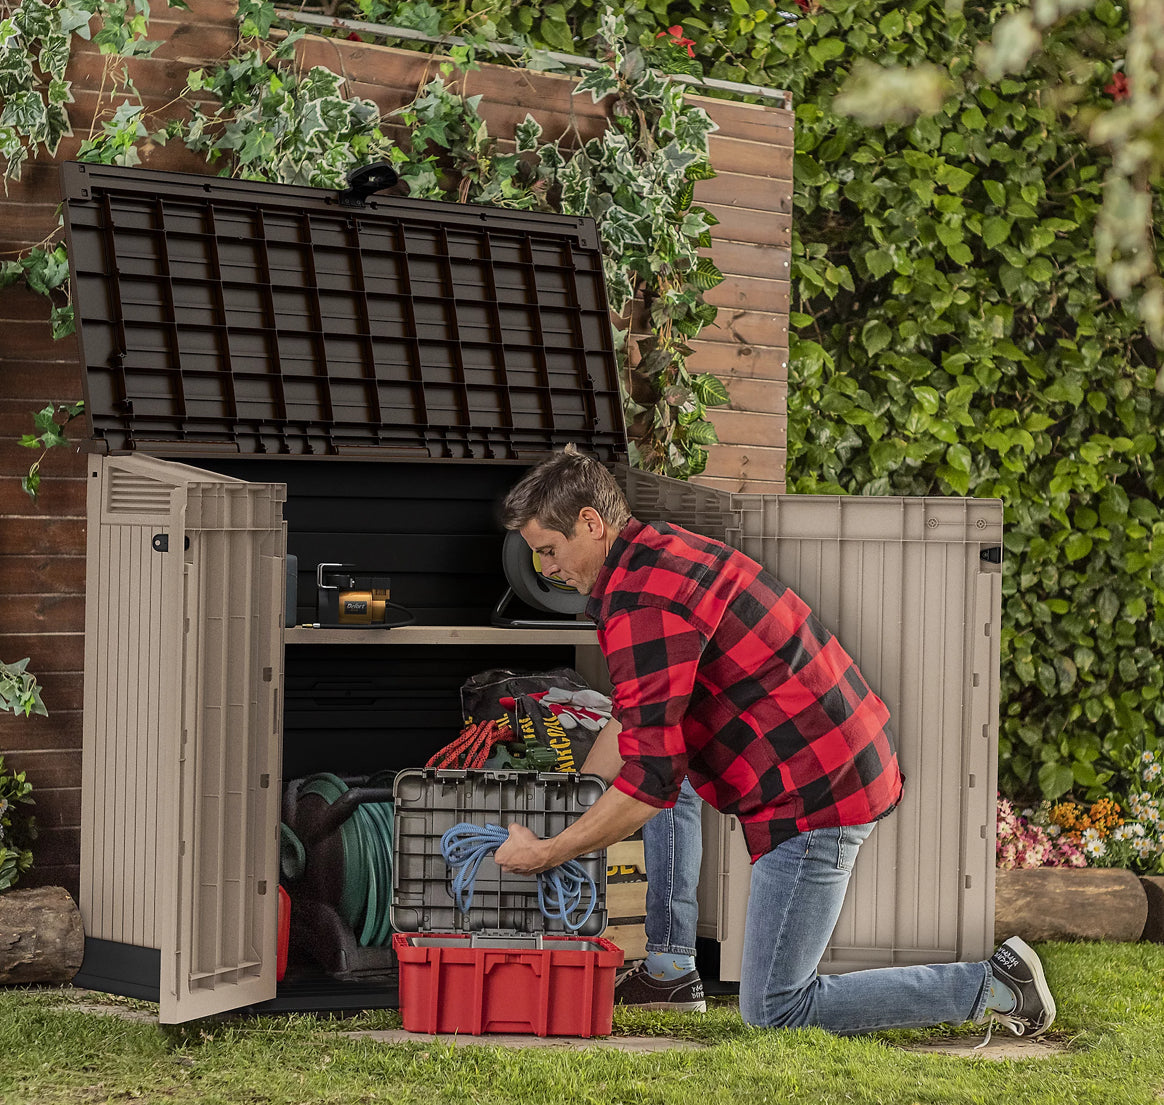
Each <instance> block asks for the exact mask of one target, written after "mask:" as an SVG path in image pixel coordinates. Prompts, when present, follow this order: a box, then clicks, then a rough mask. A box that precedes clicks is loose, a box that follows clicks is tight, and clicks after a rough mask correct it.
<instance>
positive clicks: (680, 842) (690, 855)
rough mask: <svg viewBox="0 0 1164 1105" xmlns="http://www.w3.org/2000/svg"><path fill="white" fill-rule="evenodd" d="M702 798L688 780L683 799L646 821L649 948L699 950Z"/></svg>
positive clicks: (682, 951) (675, 951)
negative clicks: (696, 947) (696, 944)
mask: <svg viewBox="0 0 1164 1105" xmlns="http://www.w3.org/2000/svg"><path fill="white" fill-rule="evenodd" d="M702 811H703V799H702V798H700V797H699V795H698V794H696V793H695V788H694V787H692V785H691V783H690V782H689V781H688V780H687V779H684V780H683V787H682V789H681V790H680V791H679V800H678V801H677V802H676V803H675V805H674V806H673V807H672V808H671V809H669V810H660V811H659V812H658V813H657V814H655V816H654V817H652V818H651V820H650V821H648V822H647V823H646V824H645V825H644V826H643V859H644V860H645V862H646V867H647V924H646V928H647V951H648V952H669V953H670V954H671V955H694V954H695V925H696V922H697V921H698V919H699V903H698V901H697V900H696V896H695V894H696V887H698V885H699V861H700V859H701V858H702V856H703V823H702V820H701V818H702V815H703V814H702Z"/></svg>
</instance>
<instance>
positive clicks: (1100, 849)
mask: <svg viewBox="0 0 1164 1105" xmlns="http://www.w3.org/2000/svg"><path fill="white" fill-rule="evenodd" d="M1088 831H1090V830H1088ZM1083 850H1084V851H1085V852H1086V853H1087V854H1088V855H1089V856H1094V857H1096V858H1098V857H1099V856H1102V855H1103V854H1104V853H1105V852H1106V851H1107V848H1106V847H1104V843H1103V841H1102V840H1099V839H1098V838H1097V839H1094V840H1089V841H1087V842H1086V843H1085V844H1084V845H1083Z"/></svg>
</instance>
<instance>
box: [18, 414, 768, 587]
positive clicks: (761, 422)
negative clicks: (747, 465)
mask: <svg viewBox="0 0 1164 1105" xmlns="http://www.w3.org/2000/svg"><path fill="white" fill-rule="evenodd" d="M710 416H711V421H712V424H713V425H714V426H715V429H716V433H717V434H719V439H720V441H731V442H738V443H739V444H740V445H763V446H768V447H777V446H778V447H780V448H784V447H785V446H786V445H787V444H788V434H787V427H788V421H787V419H786V418H785V417H784V412H783V411H779V412H774V413H764V412H755V411H737V410H732V409H731V408H730V407H716V408H715V409H714V410H712V411H711V412H710ZM2 603H3V599H0V610H2V609H3V606H2Z"/></svg>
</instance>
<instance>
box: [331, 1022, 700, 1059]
mask: <svg viewBox="0 0 1164 1105" xmlns="http://www.w3.org/2000/svg"><path fill="white" fill-rule="evenodd" d="M341 1035H344V1036H349V1037H351V1038H352V1039H353V1040H372V1041H374V1042H376V1043H380V1044H405V1043H411V1044H424V1043H430V1044H435V1043H439V1044H454V1045H456V1046H458V1047H515V1048H531V1047H552V1048H558V1049H559V1050H561V1051H632V1052H639V1053H647V1052H656V1051H699V1050H701V1049H702V1048H703V1047H705V1046H706V1045H704V1044H701V1043H697V1042H696V1041H694V1040H676V1039H673V1038H672V1037H670V1036H592V1037H590V1038H588V1039H583V1038H580V1037H577V1036H527V1035H523V1034H505V1033H490V1034H489V1035H487V1036H463V1035H455V1036H454V1035H437V1036H430V1035H427V1034H426V1033H423V1032H406V1031H405V1030H404V1029H403V1028H389V1029H378V1030H377V1029H367V1030H364V1031H359V1032H344V1033H341Z"/></svg>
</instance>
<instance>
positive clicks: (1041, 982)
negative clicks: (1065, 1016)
mask: <svg viewBox="0 0 1164 1105" xmlns="http://www.w3.org/2000/svg"><path fill="white" fill-rule="evenodd" d="M1006 943H1007V944H1009V945H1010V946H1011V947H1012V948H1013V949H1014V950H1015V951H1016V952H1018V953H1019V954H1020V955H1022V957H1023V959H1024V960H1025V961H1026V964H1027V966H1028V967H1030V969H1031V974H1032V975H1033V976H1034V980H1035V989H1036V990H1037V991H1038V994H1039V997H1040V998H1041V999H1042V1002H1043V1008H1044V1009H1046V1011H1047V1019H1046V1020H1045V1021H1044V1022H1043V1027H1042V1028H1040V1029H1038V1031H1036V1032H1032V1033H1031V1034H1030V1038H1031V1039H1034V1038H1035V1037H1036V1036H1041V1035H1042V1034H1043V1033H1044V1032H1046V1031H1047V1029H1048V1028H1050V1027H1051V1024H1052V1023H1053V1022H1054V1020H1055V999H1054V998H1053V997H1052V996H1051V988H1050V987H1049V986H1048V985H1047V977H1046V975H1044V974H1043V964H1042V962H1041V961H1040V960H1039V957H1038V956H1037V955H1036V954H1035V949H1034V948H1032V947H1031V946H1030V944H1028V943H1027V942H1026V941H1025V940H1023V939H1022V938H1021V937H1018V936H1012V937H1011V938H1010V939H1009V940H1007V941H1006Z"/></svg>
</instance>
